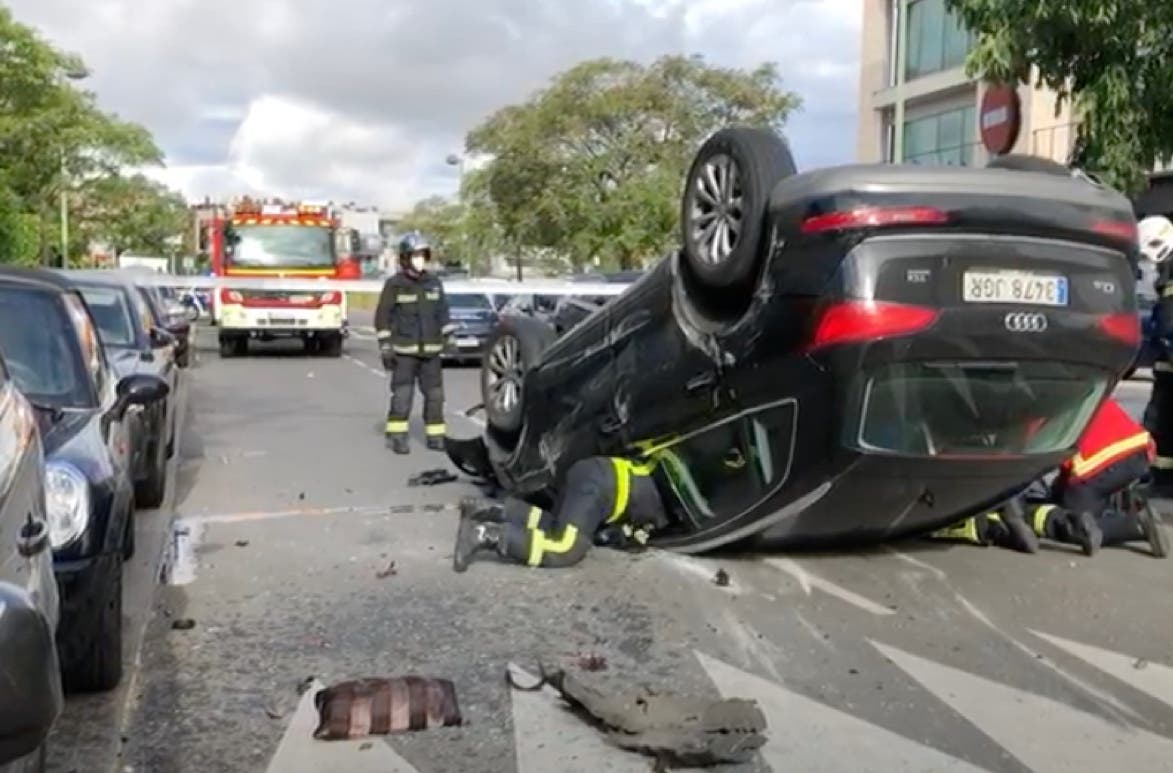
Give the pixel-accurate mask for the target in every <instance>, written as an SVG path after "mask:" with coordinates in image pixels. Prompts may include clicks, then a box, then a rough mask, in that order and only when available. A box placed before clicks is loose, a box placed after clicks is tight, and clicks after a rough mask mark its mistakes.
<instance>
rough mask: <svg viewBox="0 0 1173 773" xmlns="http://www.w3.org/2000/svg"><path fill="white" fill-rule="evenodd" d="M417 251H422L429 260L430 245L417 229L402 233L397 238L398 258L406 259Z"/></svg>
mask: <svg viewBox="0 0 1173 773" xmlns="http://www.w3.org/2000/svg"><path fill="white" fill-rule="evenodd" d="M417 252H422V253H424V256H425V258H426V259H428V260H431V258H432V245H430V244H428V240H427V239H425V238H424V236H423V234H421V233H420V232H419V231H411V232H409V233H406V234H404V235H403V238H402V239H400V240H399V258H400V260H406V259H407V258H410V257H411V256H412V255H414V254H415V253H417Z"/></svg>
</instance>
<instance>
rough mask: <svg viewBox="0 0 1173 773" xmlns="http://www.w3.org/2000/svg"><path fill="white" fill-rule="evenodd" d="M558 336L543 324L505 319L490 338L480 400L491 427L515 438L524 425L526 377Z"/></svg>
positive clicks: (517, 319) (482, 371)
mask: <svg viewBox="0 0 1173 773" xmlns="http://www.w3.org/2000/svg"><path fill="white" fill-rule="evenodd" d="M556 337H557V336H556V335H555V334H554V331H553V329H551V328H550V326H549V325H547V324H545V323H544V322H540V321H538V320H536V319H530V318H529V317H504V318H502V319H501V321H500V322H499V323H498V324H497V327H496V328H495V329H494V330H493V333H492V335H490V336H489V341H488V344H487V345H486V346H485V355H484V358H483V359H482V360H481V398H482V400H483V401H484V404H485V416H486V418H487V419H488V424H489V426H490V427H492V428H493V429H495V430H498V431H500V432H503V433H505V434H507V435H516V434H517V433H518V432H520V431H521V426H522V424H523V423H524V422H523V420H524V404H525V393H524V387H525V375H526V373H527V372H528V371H529V370H530V369H531V368H533V367H534V366H535V365H537V364H538V361H539V360H540V359H541V357H542V352H543V351H545V350H546V348H547V347H548V346H549V345H550V344H552V343H553V342H554V340H555V338H556Z"/></svg>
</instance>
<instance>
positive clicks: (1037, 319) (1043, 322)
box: [1004, 311, 1047, 333]
mask: <svg viewBox="0 0 1173 773" xmlns="http://www.w3.org/2000/svg"><path fill="white" fill-rule="evenodd" d="M1004 321H1005V323H1006V329H1007V330H1009V331H1010V332H1011V333H1041V332H1043V331H1044V330H1046V329H1047V318H1046V316H1044V315H1042V314H1038V313H1031V312H1025V311H1015V312H1011V313H1009V314H1007V315H1006V319H1005V320H1004Z"/></svg>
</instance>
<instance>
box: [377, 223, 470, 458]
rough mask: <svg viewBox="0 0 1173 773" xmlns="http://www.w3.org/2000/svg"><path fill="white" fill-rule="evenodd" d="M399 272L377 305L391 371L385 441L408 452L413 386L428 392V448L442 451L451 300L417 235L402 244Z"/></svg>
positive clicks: (383, 351) (382, 344) (382, 342)
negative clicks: (431, 270)
mask: <svg viewBox="0 0 1173 773" xmlns="http://www.w3.org/2000/svg"><path fill="white" fill-rule="evenodd" d="M398 252H399V271H398V272H396V273H395V274H393V275H392V276H391V277H389V278H388V279H387V281H386V283H384V285H383V292H382V294H381V295H380V296H379V304H378V306H377V307H376V309H375V330H376V334H377V336H378V339H379V350H380V353H381V354H382V358H383V368H384V369H386V370H388V371H390V372H391V407H390V409H389V410H388V412H387V426H386V430H385V433H386V438H387V444H388V445H389V446H390V447H391V448H392V449H393V450H394V451H395V453H397V454H406V453H409V452H410V450H411V448H410V445H409V444H408V436H407V428H408V424H407V421H408V416H409V415H410V414H411V404H412V400H413V398H414V396H415V384H416V381H418V382H419V386H420V391H421V392H423V395H424V434H425V436H426V438H427V440H426V442H427V447H428V448H429V449H432V450H433V451H442V450H444V434H445V427H444V377H443V370H442V367H443V366H442V363H441V359H440V354H441V353H442V352H443V350H444V344H445V338H446V337H447V335H448V334H449V333H451V331H452V330H453V326H452V325H451V324H450V322H449V318H448V299H447V298H446V297H445V295H444V287H443V285H442V284H441V282H440V279H439V278H438V277H436V276H435V275H433V274H431V273H429V272H428V271H427V270H426V268H425V266H426V265H427V263H428V261H429V260H430V259H431V252H432V251H431V248H430V247H429V246H428V243H427V242H426V241H425V240H424V238H423V237H422V236H421V235H420V234H418V233H414V232H413V233H409V234H407V235H406V236H404V237H403V239H402V240H401V241H400V242H399V248H398Z"/></svg>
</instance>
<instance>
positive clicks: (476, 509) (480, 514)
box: [460, 497, 505, 523]
mask: <svg viewBox="0 0 1173 773" xmlns="http://www.w3.org/2000/svg"><path fill="white" fill-rule="evenodd" d="M460 520H462V521H465V520H471V521H476V522H477V523H504V522H505V507H504V505H502V504H501V503H500V502H494V501H493V500H491V499H484V498H482V497H467V498H465V499H462V500H460Z"/></svg>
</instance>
